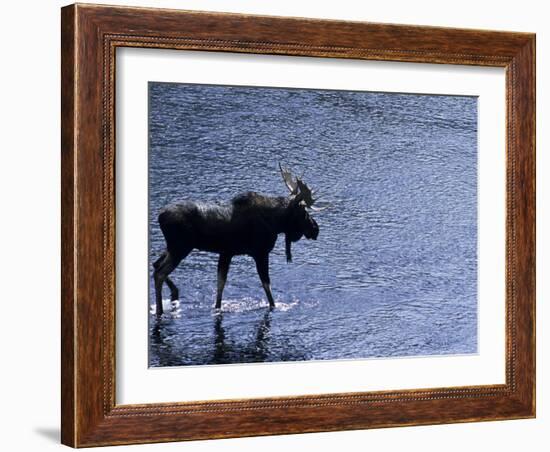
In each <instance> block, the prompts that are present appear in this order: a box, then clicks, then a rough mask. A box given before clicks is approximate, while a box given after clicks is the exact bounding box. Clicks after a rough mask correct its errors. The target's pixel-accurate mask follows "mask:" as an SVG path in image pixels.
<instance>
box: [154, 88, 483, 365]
mask: <svg viewBox="0 0 550 452" xmlns="http://www.w3.org/2000/svg"><path fill="white" fill-rule="evenodd" d="M279 161H281V162H283V163H284V164H285V165H287V166H289V167H291V168H292V169H293V170H294V171H295V172H296V173H298V174H299V175H302V174H303V177H304V179H305V181H306V182H307V183H308V184H309V185H310V186H312V187H313V188H315V189H318V190H319V192H320V193H321V195H322V196H323V199H324V200H326V202H328V203H330V205H331V208H330V209H328V210H326V211H325V212H322V213H319V214H317V215H315V218H316V220H317V222H318V224H319V227H320V234H319V237H318V240H317V241H310V240H305V239H302V240H301V241H299V242H297V243H295V244H294V246H293V258H294V262H293V263H290V264H289V263H287V262H286V259H285V254H284V239H283V237H282V236H280V237H279V240H278V242H277V244H276V245H275V249H274V250H273V252H272V253H271V263H270V274H271V281H272V288H273V294H274V297H275V300H276V309H275V310H273V311H269V310H268V309H267V300H266V298H265V295H264V292H263V290H262V288H261V285H260V281H259V278H258V276H257V275H256V270H255V266H254V263H253V261H252V259H251V258H249V257H245V256H240V257H236V258H234V259H233V263H232V266H231V269H230V272H229V277H228V283H227V285H226V288H225V292H224V301H223V308H222V312H221V313H217V312H215V310H214V308H213V306H214V301H215V291H216V265H217V255H215V254H211V253H206V252H198V251H194V252H193V253H191V254H190V255H189V256H188V257H187V258H186V259H185V260H184V261H183V262H182V263H181V264H180V266H179V267H178V268H177V269H176V270H175V271H174V273H173V274H172V279H173V280H174V282H175V283H176V284H177V285H178V287H179V288H180V294H181V300H180V304H179V306H174V307H173V308H172V309H171V310H169V311H168V313H167V314H165V315H163V316H162V318H160V319H157V317H156V315H154V287H153V284H152V283H150V284H149V306H148V307H147V309H149V312H150V322H149V329H150V336H149V338H150V340H149V364H150V366H179V365H201V364H219V363H249V362H266V361H270V362H273V361H302V360H327V359H331V360H333V359H356V358H373V357H404V356H425V355H447V354H467V353H476V352H477V98H475V97H465V96H441V95H437V96H436V95H416V94H392V93H371V92H351V91H326V90H303V89H281V88H262V87H229V86H207V85H189V84H169V83H153V82H151V83H149V221H150V226H149V236H150V239H149V240H150V245H149V263H148V265H149V269H150V272H149V274H150V275H152V267H151V263H152V262H153V261H154V260H155V259H156V258H157V257H158V254H159V253H160V252H161V251H162V250H163V249H164V239H163V237H162V233H161V231H160V229H159V227H158V223H157V215H158V212H159V210H160V209H161V208H162V207H163V206H164V205H166V204H168V203H170V202H174V201H177V200H183V199H186V200H202V201H224V200H230V199H231V198H232V197H233V196H234V195H236V194H238V193H240V192H243V191H249V190H253V191H257V192H260V193H263V194H266V195H273V196H281V195H286V194H287V190H286V187H285V186H284V184H283V182H282V179H281V177H280V174H279V172H278V167H277V164H278V162H279ZM164 298H168V290H167V289H165V293H164ZM165 303H166V305H167V307H170V302H169V300H165ZM144 309H145V307H144Z"/></svg>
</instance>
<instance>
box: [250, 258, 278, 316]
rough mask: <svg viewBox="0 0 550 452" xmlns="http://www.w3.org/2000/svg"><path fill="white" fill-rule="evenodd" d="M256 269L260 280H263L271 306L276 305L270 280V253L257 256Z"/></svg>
mask: <svg viewBox="0 0 550 452" xmlns="http://www.w3.org/2000/svg"><path fill="white" fill-rule="evenodd" d="M254 260H255V261H256V269H257V270H258V275H259V277H260V281H262V286H263V288H264V290H265V294H266V296H267V301H269V307H270V308H274V307H275V301H273V295H272V294H271V282H270V280H269V254H266V255H264V256H258V257H255V258H254Z"/></svg>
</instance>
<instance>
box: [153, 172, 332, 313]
mask: <svg viewBox="0 0 550 452" xmlns="http://www.w3.org/2000/svg"><path fill="white" fill-rule="evenodd" d="M279 168H280V170H281V175H282V177H283V181H284V182H285V184H286V186H287V188H288V189H289V191H290V195H289V196H280V197H269V196H263V195H261V194H258V193H254V192H247V193H242V194H240V195H237V196H235V197H234V198H233V199H232V200H231V201H230V202H228V203H210V204H208V203H200V202H192V201H186V202H181V203H177V204H172V205H169V206H167V207H165V208H164V209H162V211H161V212H160V214H159V216H158V222H159V225H160V229H161V231H162V233H163V235H164V238H165V240H166V250H165V251H164V252H163V253H162V254H161V255H160V257H159V258H158V259H157V260H156V261H155V263H154V264H153V267H154V274H153V278H154V282H155V295H156V300H155V301H156V308H157V310H156V312H157V315H161V314H162V313H163V307H162V286H163V283H165V282H166V284H167V286H168V288H169V289H170V297H171V299H172V301H175V300H178V299H179V292H178V288H177V287H176V285H175V284H174V283H173V282H172V280H171V279H170V277H169V275H170V273H171V272H172V271H173V270H174V269H175V268H176V267H177V266H178V264H179V263H180V262H181V260H182V259H184V258H185V257H186V256H187V255H188V254H189V253H190V252H191V251H192V250H193V249H197V250H201V251H209V252H212V253H218V254H219V255H220V256H219V261H218V287H217V289H218V290H217V296H216V309H220V308H221V302H222V293H223V288H224V286H225V282H226V280H227V273H228V271H229V265H230V264H231V259H232V258H233V256H237V255H248V256H251V257H252V258H253V259H254V261H255V262H256V269H257V271H258V275H259V277H260V280H261V282H262V286H263V288H264V290H265V294H266V296H267V300H268V301H269V306H270V308H273V307H274V306H275V302H274V301H273V295H272V294H271V286H270V280H269V253H270V252H271V250H272V249H273V247H274V246H275V242H276V241H277V236H278V234H285V245H286V258H287V261H288V262H290V261H291V260H292V253H291V243H292V242H296V241H298V240H300V238H302V236H305V237H306V238H307V239H313V240H316V239H317V236H318V234H319V226H318V225H317V222H316V221H315V220H314V219H313V218H312V217H311V216H310V214H309V212H308V211H310V210H317V211H319V210H324V209H323V208H321V209H317V208H316V207H314V206H313V204H314V202H315V200H314V198H313V194H314V192H313V191H312V190H311V189H310V188H309V187H308V186H307V185H306V184H305V182H303V180H302V179H301V178H294V177H293V176H292V173H291V172H290V171H289V170H286V169H284V168H283V167H282V166H281V165H280V164H279Z"/></svg>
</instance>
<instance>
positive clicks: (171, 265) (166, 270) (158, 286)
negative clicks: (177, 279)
mask: <svg viewBox="0 0 550 452" xmlns="http://www.w3.org/2000/svg"><path fill="white" fill-rule="evenodd" d="M181 259H182V258H179V259H175V258H174V257H173V256H172V255H171V254H170V253H166V254H165V256H164V259H162V261H161V260H160V259H159V260H157V261H156V262H155V265H154V267H155V272H154V273H153V279H154V280H155V302H156V306H157V316H160V315H162V314H163V312H164V309H163V307H162V284H163V283H164V282H165V281H167V280H168V279H169V278H168V275H169V274H170V273H172V272H173V271H174V269H175V268H176V267H177V266H178V264H179V263H180V261H181ZM167 284H168V287H170V290H171V291H172V287H171V285H170V284H172V286H173V287H174V288H175V289H176V292H177V288H176V286H175V284H174V283H172V281H170V283H168V282H167ZM173 294H174V292H173V291H172V295H173ZM177 295H179V294H177Z"/></svg>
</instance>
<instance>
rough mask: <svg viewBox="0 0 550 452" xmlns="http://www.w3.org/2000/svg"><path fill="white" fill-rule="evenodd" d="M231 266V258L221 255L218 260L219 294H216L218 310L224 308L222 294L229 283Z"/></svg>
mask: <svg viewBox="0 0 550 452" xmlns="http://www.w3.org/2000/svg"><path fill="white" fill-rule="evenodd" d="M230 264H231V256H227V255H225V254H220V259H219V260H218V292H217V294H216V309H221V307H222V294H223V288H224V287H225V282H226V281H227V273H228V272H229V265H230Z"/></svg>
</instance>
